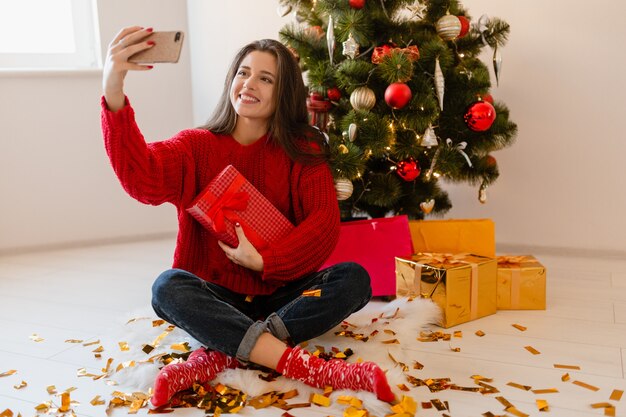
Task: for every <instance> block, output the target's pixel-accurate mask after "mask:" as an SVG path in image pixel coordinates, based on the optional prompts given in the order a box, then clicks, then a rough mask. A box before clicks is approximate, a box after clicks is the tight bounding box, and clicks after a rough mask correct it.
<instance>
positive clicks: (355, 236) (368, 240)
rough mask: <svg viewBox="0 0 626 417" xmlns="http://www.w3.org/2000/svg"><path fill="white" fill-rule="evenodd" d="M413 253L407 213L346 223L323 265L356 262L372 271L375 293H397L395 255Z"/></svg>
mask: <svg viewBox="0 0 626 417" xmlns="http://www.w3.org/2000/svg"><path fill="white" fill-rule="evenodd" d="M412 253H413V241H412V240H411V233H410V231H409V219H408V217H407V216H395V217H386V218H381V219H371V220H357V221H351V222H344V223H341V231H340V233H339V243H337V246H336V248H335V250H334V251H333V253H332V254H331V255H330V257H329V258H328V259H327V260H326V263H325V264H324V265H323V266H322V268H327V267H329V266H331V265H335V264H337V263H340V262H349V261H351V262H356V263H358V264H360V265H361V266H362V267H363V268H365V269H366V270H367V272H368V273H369V274H370V279H371V285H372V294H373V295H374V296H395V295H396V260H395V257H396V256H407V255H410V254H412Z"/></svg>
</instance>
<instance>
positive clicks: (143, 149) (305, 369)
mask: <svg viewBox="0 0 626 417" xmlns="http://www.w3.org/2000/svg"><path fill="white" fill-rule="evenodd" d="M151 31H152V29H151V28H145V29H144V28H141V27H129V28H125V29H123V30H121V31H120V32H119V33H118V34H117V36H116V37H115V38H114V39H113V41H112V42H111V43H110V45H109V49H108V54H107V58H106V64H105V67H104V74H103V89H104V96H103V98H102V129H103V134H104V139H105V146H106V150H107V153H108V155H109V158H110V160H111V164H112V166H113V168H114V170H115V172H116V174H117V176H118V178H119V180H120V182H121V184H122V186H123V187H124V188H125V189H126V191H127V192H128V193H129V194H130V195H131V196H132V197H134V198H135V199H137V200H139V201H140V202H143V203H146V204H152V205H158V204H162V203H165V202H169V203H172V204H174V205H175V206H176V208H177V210H178V222H179V231H178V238H177V243H176V250H175V254H174V262H173V269H170V270H168V271H165V272H164V273H162V274H161V275H160V276H159V277H158V278H157V280H156V281H155V283H154V285H153V287H152V291H153V298H152V305H153V308H154V310H155V312H156V313H157V314H158V315H159V316H160V317H161V318H163V319H165V320H167V321H168V322H170V323H172V324H174V325H176V326H178V327H180V328H181V329H183V330H185V331H187V332H188V333H189V334H190V335H192V336H193V337H194V338H196V339H197V340H198V341H199V342H201V343H202V344H203V345H204V346H206V347H207V348H206V349H204V348H202V349H199V350H196V351H195V352H193V353H192V354H191V355H190V356H189V359H188V360H187V362H185V363H182V364H171V365H168V366H166V367H164V368H163V369H161V371H160V373H159V375H158V376H157V379H156V381H155V385H154V394H153V396H152V400H151V401H152V403H153V404H154V405H155V406H160V405H163V404H166V403H168V402H169V400H170V399H171V397H172V395H173V394H175V393H176V392H178V391H180V390H184V389H187V388H189V387H191V386H192V384H193V383H194V382H196V381H199V382H206V381H210V380H212V379H214V378H215V376H216V375H217V374H218V373H219V372H221V371H223V370H224V369H226V368H233V367H235V366H237V364H238V363H243V364H246V363H250V362H251V363H255V364H258V365H262V366H265V367H267V368H271V369H275V370H277V371H278V372H280V373H281V374H283V375H284V376H286V377H289V378H293V379H297V380H299V381H302V382H304V383H306V384H308V385H311V386H314V387H318V388H322V387H324V386H327V385H330V386H332V387H333V388H335V389H344V388H345V389H354V390H367V391H370V392H374V393H375V394H376V395H377V396H378V398H379V399H381V400H384V401H392V400H393V399H394V395H393V394H392V392H391V390H390V388H389V385H388V383H387V380H386V377H385V374H384V372H383V371H382V370H381V369H380V368H379V367H378V366H377V365H376V364H374V363H371V362H364V363H358V364H349V363H347V362H344V361H340V360H331V361H328V362H327V361H324V360H322V359H319V358H317V357H315V356H312V355H310V354H309V353H308V352H306V351H305V350H303V349H301V348H300V347H299V346H297V344H298V343H300V342H303V341H305V340H308V339H311V338H313V337H316V336H319V335H321V334H323V333H325V332H326V331H328V330H330V329H331V328H333V327H334V326H336V325H337V324H339V323H341V321H342V320H343V319H345V318H346V317H347V316H349V315H350V314H352V313H353V312H355V311H357V310H359V309H361V308H362V307H363V306H364V305H365V304H367V302H368V301H369V300H370V298H371V288H370V281H369V275H368V274H367V272H366V271H365V270H364V269H363V268H362V267H360V266H359V265H357V264H353V263H344V264H338V265H335V266H333V267H330V268H328V269H325V270H322V271H319V272H318V269H319V267H320V266H321V265H322V264H323V262H324V261H325V259H326V258H327V257H328V256H329V255H330V253H331V251H332V250H333V249H334V246H335V245H336V243H337V240H338V234H339V213H338V206H337V201H336V197H335V189H334V184H333V178H332V175H331V172H330V169H329V167H328V165H327V164H326V163H325V154H324V152H323V149H324V141H323V138H321V135H320V134H319V132H317V131H315V130H313V129H312V128H311V127H310V126H309V125H308V123H307V112H306V102H305V98H306V89H305V86H304V84H303V81H302V76H301V73H300V69H299V67H298V65H297V62H296V61H295V59H294V58H293V56H292V55H291V53H290V52H289V50H288V49H287V48H285V47H284V46H283V45H282V44H281V43H279V42H277V41H274V40H261V41H257V42H253V43H251V44H249V45H246V46H245V47H244V48H242V49H241V50H240V51H239V53H238V54H237V55H236V57H235V59H234V61H233V63H232V65H231V68H230V70H229V73H228V75H227V79H226V83H225V88H224V91H223V93H222V97H221V99H220V101H219V103H218V105H217V108H216V110H215V113H214V115H213V117H212V118H211V119H210V121H209V122H208V124H207V125H206V126H204V127H203V128H199V129H189V130H184V131H182V132H180V133H179V134H177V135H176V136H174V137H173V138H171V139H168V140H165V141H161V142H153V143H146V142H145V140H144V138H143V136H142V135H141V132H140V131H139V128H138V127H137V125H136V123H135V119H134V111H133V109H132V107H131V106H130V103H129V101H128V99H127V98H126V96H125V95H124V91H123V84H124V78H125V76H126V73H127V72H128V71H129V70H137V71H145V70H149V69H151V68H152V67H151V66H145V65H138V64H133V63H130V62H128V57H129V56H131V55H133V54H134V53H137V52H139V51H142V50H145V49H148V48H151V47H152V46H153V45H154V44H153V43H152V42H150V41H146V39H145V38H146V37H147V36H148V35H149V34H150V32H151ZM228 164H232V165H233V166H234V167H235V168H237V170H238V171H239V172H241V173H242V174H243V175H244V176H245V177H246V178H247V179H248V181H250V182H251V183H252V184H253V185H254V186H255V187H256V188H257V189H259V190H260V191H261V193H262V194H263V195H265V197H267V198H268V199H269V200H270V201H271V202H272V203H273V204H274V205H275V206H276V207H277V208H278V209H279V210H280V211H281V212H282V213H283V214H284V215H285V216H286V217H287V218H289V219H290V220H291V222H292V223H293V224H294V225H295V229H294V230H293V232H292V233H290V234H289V235H288V236H286V237H285V238H284V239H283V240H282V241H280V242H278V243H275V244H272V245H269V246H268V247H266V248H262V249H260V250H257V249H256V248H255V247H254V246H253V245H252V244H251V243H250V241H249V240H248V239H247V238H246V236H245V233H244V232H243V230H242V228H241V227H240V226H238V225H237V227H236V232H237V237H238V239H239V245H238V246H237V247H235V248H233V247H229V246H228V245H226V244H224V243H223V242H218V241H217V240H216V239H215V238H214V237H213V236H212V235H211V234H209V233H208V232H207V231H206V230H205V229H204V228H203V227H202V226H201V225H200V223H198V222H197V221H195V220H194V219H193V218H192V217H191V216H190V215H189V214H187V213H186V211H185V209H186V208H187V207H189V206H190V205H191V203H192V201H193V199H194V198H195V197H196V196H197V195H198V194H199V193H200V191H202V190H203V189H204V187H205V186H206V185H207V184H208V183H209V182H210V181H211V180H212V179H213V177H215V175H217V174H218V173H219V172H220V171H221V170H222V169H223V168H224V167H225V166H227V165H228ZM311 289H316V290H320V291H321V296H320V297H305V296H303V292H304V291H306V290H311Z"/></svg>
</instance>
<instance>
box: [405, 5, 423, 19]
mask: <svg viewBox="0 0 626 417" xmlns="http://www.w3.org/2000/svg"><path fill="white" fill-rule="evenodd" d="M407 9H409V11H410V12H411V17H417V18H418V19H422V18H423V17H424V13H425V12H426V5H425V4H421V3H420V2H417V3H415V4H413V5H412V6H408V7H407Z"/></svg>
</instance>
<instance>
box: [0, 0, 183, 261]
mask: <svg viewBox="0 0 626 417" xmlns="http://www.w3.org/2000/svg"><path fill="white" fill-rule="evenodd" d="M99 18H100V26H101V37H102V43H103V45H102V47H103V53H104V51H105V48H106V45H107V44H108V42H109V41H110V39H112V38H113V36H114V35H115V34H116V33H117V31H118V30H119V29H120V28H122V27H124V26H130V25H134V24H138V25H144V26H149V25H150V26H153V27H154V28H155V29H157V30H159V29H160V30H175V29H183V30H186V27H187V10H186V2H185V1H184V0H102V1H100V2H99ZM189 61H190V60H189V48H188V47H187V48H185V49H184V50H183V55H182V58H181V61H180V62H179V63H178V64H176V65H165V64H164V65H159V66H156V67H155V68H154V69H153V70H152V71H150V72H149V73H131V74H129V76H128V77H127V82H126V85H127V88H126V91H127V94H128V95H129V97H130V99H131V102H132V103H133V105H134V107H135V110H136V112H137V116H138V119H139V122H140V126H141V127H142V129H143V131H144V134H145V136H146V137H147V138H148V139H149V140H155V139H160V138H164V137H167V136H169V135H172V134H174V133H175V132H177V131H178V130H180V129H182V128H185V127H189V126H191V125H192V117H191V114H192V110H191V82H190V63H189ZM100 95H101V74H100V73H98V72H92V73H81V74H69V73H63V74H56V75H54V74H50V73H40V74H38V75H32V74H31V75H19V74H17V75H16V74H13V75H8V74H4V75H3V74H0V121H1V122H0V143H1V144H2V148H1V150H0V171H1V172H2V175H0V201H2V206H1V207H2V208H1V209H0V210H1V211H0V253H2V252H10V251H14V250H19V249H22V248H33V247H46V246H50V245H65V244H72V243H76V242H87V241H102V240H109V239H120V238H137V237H139V236H147V235H155V234H163V233H168V234H172V233H175V230H176V221H175V220H176V219H175V211H174V209H173V208H172V207H158V208H153V207H146V206H143V205H141V204H140V203H138V202H136V201H135V200H132V199H131V198H130V197H128V196H127V195H126V194H125V193H124V191H123V190H122V188H121V186H120V185H119V183H118V182H117V179H116V177H115V176H114V174H113V171H112V169H111V168H110V166H109V162H108V159H107V157H106V154H105V151H104V146H103V142H102V135H101V133H100Z"/></svg>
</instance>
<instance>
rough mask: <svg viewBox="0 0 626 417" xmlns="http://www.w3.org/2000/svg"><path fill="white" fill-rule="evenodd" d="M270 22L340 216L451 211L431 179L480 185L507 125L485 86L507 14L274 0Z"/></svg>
mask: <svg viewBox="0 0 626 417" xmlns="http://www.w3.org/2000/svg"><path fill="white" fill-rule="evenodd" d="M278 12H279V13H280V14H281V15H283V16H287V15H288V14H290V13H293V12H295V13H296V21H297V23H295V22H294V23H289V24H287V25H285V27H283V28H282V29H281V31H280V39H281V41H282V42H283V43H285V44H286V45H288V46H289V47H290V48H291V50H292V52H293V53H294V55H295V56H296V58H297V59H299V62H300V65H301V67H302V69H303V71H304V74H305V78H306V82H307V85H308V87H309V91H310V96H309V97H308V100H307V102H308V108H309V114H310V121H311V123H312V124H314V125H315V126H317V127H319V128H320V129H321V130H322V131H324V132H325V133H326V136H327V139H328V142H329V145H330V152H331V161H330V164H331V167H332V170H333V175H334V176H335V184H336V188H337V198H338V199H339V200H340V207H341V209H342V217H343V218H344V219H345V218H349V217H351V216H352V215H354V214H363V213H365V214H368V215H370V216H371V217H384V216H385V215H389V214H406V215H408V216H409V218H412V219H422V218H424V215H425V214H429V213H432V214H439V215H441V214H443V213H445V212H446V211H448V210H449V209H450V207H451V206H452V205H451V202H450V199H449V197H448V194H447V193H446V192H445V191H444V190H443V189H442V188H441V186H440V183H439V180H440V179H443V178H445V180H446V181H449V182H467V183H469V184H471V185H474V186H477V187H479V199H480V201H481V202H485V201H486V192H485V190H486V187H487V186H488V185H489V184H492V183H493V182H494V181H495V180H496V178H497V177H498V167H497V164H496V160H495V158H494V157H493V156H492V155H491V152H493V151H496V150H498V149H502V148H504V147H506V146H509V145H510V144H511V143H512V141H513V139H514V137H515V134H516V131H517V127H516V125H515V124H514V123H513V122H511V121H510V120H509V111H508V109H507V107H506V106H505V105H504V104H503V103H500V102H494V101H493V98H492V96H491V94H490V88H491V85H492V84H491V80H490V72H489V68H488V67H487V66H486V65H485V64H484V63H483V62H482V61H481V60H480V59H479V55H480V53H481V51H482V50H483V48H485V47H489V48H490V49H491V51H492V52H493V70H492V71H494V74H495V77H496V80H497V79H498V78H499V76H500V65H501V55H500V49H501V48H502V46H503V45H504V44H505V42H506V40H507V36H508V34H509V26H508V24H507V23H506V22H504V21H502V20H500V19H497V18H489V17H488V16H483V17H481V18H480V19H478V20H477V21H472V18H471V17H470V16H469V14H468V13H467V11H466V10H465V9H464V8H463V7H462V6H461V4H460V3H459V2H458V1H457V0H421V1H415V0H279V5H278Z"/></svg>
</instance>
